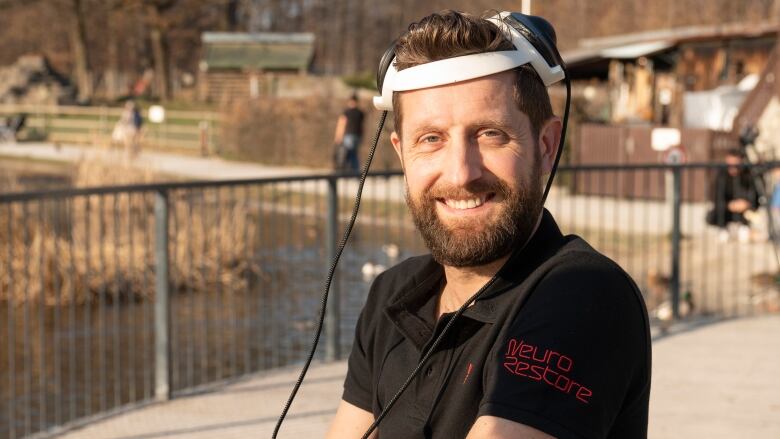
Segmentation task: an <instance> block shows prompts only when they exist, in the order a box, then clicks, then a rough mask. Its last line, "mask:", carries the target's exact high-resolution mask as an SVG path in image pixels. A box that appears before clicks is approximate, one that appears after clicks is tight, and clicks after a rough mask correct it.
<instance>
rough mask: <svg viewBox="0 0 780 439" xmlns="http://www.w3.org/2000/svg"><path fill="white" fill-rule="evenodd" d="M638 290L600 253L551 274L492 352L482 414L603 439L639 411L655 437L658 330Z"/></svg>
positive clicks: (561, 433) (559, 433) (638, 417)
mask: <svg viewBox="0 0 780 439" xmlns="http://www.w3.org/2000/svg"><path fill="white" fill-rule="evenodd" d="M635 288H636V287H635V286H634V284H633V282H632V281H631V280H630V278H628V276H627V275H626V274H625V273H624V272H623V271H622V270H620V269H619V268H618V267H617V266H615V265H614V264H613V263H612V262H611V261H608V260H606V258H604V257H602V256H600V255H593V256H591V255H588V254H585V255H581V257H580V256H578V260H577V261H576V263H569V264H561V266H559V267H557V268H555V269H553V270H551V272H550V273H549V274H548V275H547V276H545V277H544V278H543V279H542V280H541V281H540V283H539V284H538V285H537V288H536V289H535V290H534V292H533V293H532V294H531V295H530V297H529V298H528V299H527V301H526V303H525V305H524V306H523V307H522V308H521V309H520V311H519V312H517V313H516V314H515V317H514V320H513V322H512V323H511V324H510V325H509V326H508V329H507V330H506V331H502V334H503V335H501V336H500V337H499V339H498V340H497V344H496V346H495V347H494V349H493V350H492V353H491V356H490V358H489V360H488V362H489V364H486V366H487V367H488V369H487V371H486V381H485V396H484V398H483V400H482V402H481V404H480V410H479V415H480V416H481V415H491V416H497V417H501V418H504V419H508V420H511V421H515V422H519V423H522V424H525V425H528V426H531V427H534V428H536V429H539V430H541V431H544V432H546V433H548V434H551V435H553V436H556V437H557V438H604V437H607V436H608V435H609V434H610V431H611V430H613V426H614V424H615V422H616V419H617V417H618V414H619V413H621V412H623V414H624V415H625V412H626V410H628V409H627V407H630V406H631V407H635V409H634V410H635V411H636V416H635V417H634V420H633V421H631V422H637V423H640V424H641V423H644V429H645V430H646V426H647V409H646V406H647V397H648V395H649V373H650V372H649V358H650V357H649V355H650V352H649V331H648V327H647V312H646V311H645V308H644V305H643V303H642V300H641V296H640V295H639V293H638V292H637V291H636V289H635ZM622 417H623V418H624V417H626V416H622ZM620 422H621V423H623V422H624V421H622V420H621V421H620ZM639 429H640V430H641V429H642V427H641V426H640V428H639ZM621 430H622V427H621ZM613 432H614V431H613ZM624 437H629V436H624ZM630 437H638V436H634V435H631V436H630Z"/></svg>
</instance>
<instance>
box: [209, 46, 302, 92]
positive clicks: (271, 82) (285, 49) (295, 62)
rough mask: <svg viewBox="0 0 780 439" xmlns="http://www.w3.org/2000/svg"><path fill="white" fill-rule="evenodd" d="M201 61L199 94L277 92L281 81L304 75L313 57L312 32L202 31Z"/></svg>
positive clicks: (282, 85)
mask: <svg viewBox="0 0 780 439" xmlns="http://www.w3.org/2000/svg"><path fill="white" fill-rule="evenodd" d="M201 39H202V43H203V47H202V58H201V62H200V66H199V67H200V81H199V82H200V93H199V94H200V98H201V99H204V100H208V101H212V102H224V101H229V100H232V99H235V98H247V97H249V98H256V97H260V96H276V95H279V92H280V89H281V88H285V89H286V88H289V87H288V86H287V85H286V84H281V83H280V82H283V81H287V82H289V81H290V80H291V79H292V80H293V82H295V81H294V79H295V78H300V77H305V76H306V75H307V74H308V72H309V67H310V66H311V62H312V59H313V57H314V34H312V33H276V32H263V33H233V32H204V33H203V34H202V37H201Z"/></svg>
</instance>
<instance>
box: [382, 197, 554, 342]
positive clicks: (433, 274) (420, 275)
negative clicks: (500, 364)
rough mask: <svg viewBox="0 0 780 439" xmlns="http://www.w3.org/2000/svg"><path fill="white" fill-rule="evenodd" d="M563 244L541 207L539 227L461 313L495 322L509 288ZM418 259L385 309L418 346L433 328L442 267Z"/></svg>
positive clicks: (483, 320) (505, 302)
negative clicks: (416, 268)
mask: <svg viewBox="0 0 780 439" xmlns="http://www.w3.org/2000/svg"><path fill="white" fill-rule="evenodd" d="M564 243H565V240H564V237H563V235H562V234H561V231H560V229H559V228H558V225H557V224H556V223H555V220H554V219H553V217H552V215H551V214H550V212H549V211H547V209H544V211H543V213H542V220H541V221H540V222H539V227H538V228H537V229H536V232H534V234H533V236H532V237H531V239H530V240H529V241H528V244H526V245H525V246H524V247H518V248H517V249H515V250H514V251H513V252H512V255H511V256H510V257H509V259H508V260H507V262H506V263H505V264H504V266H503V267H502V268H501V269H500V270H499V272H498V273H497V274H496V279H495V281H494V282H493V284H492V285H490V286H489V287H488V288H487V289H486V290H485V291H484V292H483V293H482V295H481V297H480V298H479V299H477V301H476V302H475V303H474V304H473V305H472V306H471V307H469V308H468V309H466V311H464V313H463V315H464V316H466V317H469V318H472V319H474V320H479V321H481V322H485V323H495V321H496V316H497V313H498V311H499V310H501V309H503V307H504V306H507V305H508V304H509V303H510V302H511V300H512V295H511V294H507V292H508V290H510V289H511V288H512V287H514V286H517V285H519V284H520V283H521V282H523V280H525V278H526V277H528V276H529V275H530V274H531V273H532V272H533V271H534V270H535V269H536V268H537V267H538V266H539V265H541V264H542V263H543V262H544V261H546V260H547V259H549V258H550V257H551V256H552V255H554V254H555V253H556V252H557V251H558V249H560V248H561V247H562V246H563V244H564ZM421 262H422V263H421V264H420V265H419V266H420V268H419V269H418V270H416V271H414V272H412V273H409V281H407V282H404V283H403V284H402V286H401V287H399V288H398V289H397V290H396V291H393V292H391V299H390V302H389V304H388V306H387V307H386V308H385V314H386V315H387V316H388V317H389V318H390V320H391V321H393V322H394V324H395V325H396V326H397V327H398V329H399V330H400V331H401V332H402V333H403V334H404V335H405V336H406V337H407V338H409V339H410V340H412V341H413V342H414V343H415V344H416V345H418V346H423V345H424V344H425V343H426V342H427V340H428V338H429V337H430V335H431V333H432V331H433V326H432V323H434V322H432V314H433V312H435V300H434V298H435V297H436V294H437V293H438V292H439V290H440V289H441V285H442V283H443V281H444V269H443V267H442V266H441V265H440V264H438V263H437V262H436V261H434V260H433V258H431V257H430V255H428V256H427V257H425V258H424V259H423V260H422V261H421ZM428 314H430V315H428Z"/></svg>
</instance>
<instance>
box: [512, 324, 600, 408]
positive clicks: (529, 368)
mask: <svg viewBox="0 0 780 439" xmlns="http://www.w3.org/2000/svg"><path fill="white" fill-rule="evenodd" d="M573 368H574V361H572V359H571V358H570V357H567V356H566V355H563V354H561V353H558V352H555V351H553V350H550V349H544V352H543V353H542V350H541V349H539V348H537V347H536V346H534V345H532V344H529V343H526V342H524V341H523V340H517V339H514V338H513V339H510V340H509V343H507V349H506V355H505V359H504V369H506V370H508V371H509V373H511V374H513V375H517V376H521V377H527V378H530V379H532V380H534V381H539V382H545V383H547V384H548V385H550V386H552V387H554V388H555V389H557V390H558V391H560V392H563V393H566V394H571V395H574V397H575V398H577V399H578V400H579V401H581V402H583V403H585V404H587V403H588V402H589V400H590V397H591V396H592V395H593V392H592V391H591V390H590V389H589V388H587V387H585V386H583V385H582V384H580V383H578V382H576V381H574V380H573V379H571V378H569V375H568V374H569V373H570V372H571V370H572V369H573Z"/></svg>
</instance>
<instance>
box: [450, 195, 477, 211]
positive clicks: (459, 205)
mask: <svg viewBox="0 0 780 439" xmlns="http://www.w3.org/2000/svg"><path fill="white" fill-rule="evenodd" d="M484 203H485V199H484V198H481V197H480V198H471V199H468V200H450V199H445V200H444V204H446V205H447V206H449V207H451V208H453V209H458V210H465V209H473V208H475V207H479V206H481V205H482V204H484Z"/></svg>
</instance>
